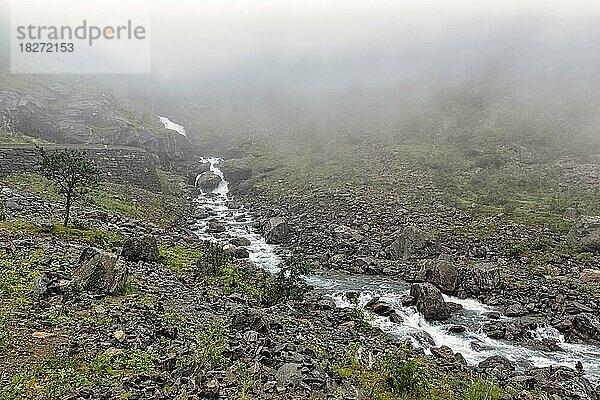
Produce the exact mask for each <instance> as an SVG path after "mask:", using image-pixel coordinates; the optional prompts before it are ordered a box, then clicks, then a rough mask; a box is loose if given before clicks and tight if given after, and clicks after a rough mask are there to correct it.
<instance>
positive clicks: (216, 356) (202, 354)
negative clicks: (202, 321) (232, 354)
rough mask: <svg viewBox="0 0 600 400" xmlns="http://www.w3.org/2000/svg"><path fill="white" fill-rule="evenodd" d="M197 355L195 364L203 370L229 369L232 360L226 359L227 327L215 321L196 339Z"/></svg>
mask: <svg viewBox="0 0 600 400" xmlns="http://www.w3.org/2000/svg"><path fill="white" fill-rule="evenodd" d="M196 344H197V349H196V354H195V357H194V360H193V361H194V362H196V363H197V364H198V366H200V367H201V368H203V369H216V368H227V367H228V366H229V364H230V362H231V360H230V359H229V358H227V357H225V355H224V353H225V347H226V345H227V337H226V331H225V326H224V325H223V323H222V322H220V321H213V322H211V323H210V324H208V326H206V327H205V328H204V329H203V330H202V331H200V333H199V334H198V335H197V337H196Z"/></svg>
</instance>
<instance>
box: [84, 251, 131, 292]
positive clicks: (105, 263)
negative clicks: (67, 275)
mask: <svg viewBox="0 0 600 400" xmlns="http://www.w3.org/2000/svg"><path fill="white" fill-rule="evenodd" d="M73 275H74V276H75V277H76V279H77V280H78V281H79V283H80V284H81V285H82V286H83V288H84V289H85V290H88V291H91V292H96V293H103V294H114V293H117V292H120V291H121V290H122V289H123V286H124V285H125V282H127V277H128V271H127V265H126V264H125V262H124V261H123V260H121V259H119V258H117V256H116V255H115V254H112V253H108V252H106V251H104V250H100V249H97V248H95V247H86V248H85V249H84V250H83V252H82V253H81V256H80V257H79V263H78V266H77V267H76V269H75V271H74V272H73Z"/></svg>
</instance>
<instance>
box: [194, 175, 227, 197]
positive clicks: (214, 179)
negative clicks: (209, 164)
mask: <svg viewBox="0 0 600 400" xmlns="http://www.w3.org/2000/svg"><path fill="white" fill-rule="evenodd" d="M219 183H221V177H220V176H219V175H217V174H215V173H214V172H212V171H208V172H204V173H202V174H201V175H200V176H199V177H198V179H196V187H198V188H200V189H201V190H202V191H203V192H212V191H213V190H215V189H216V188H217V186H219Z"/></svg>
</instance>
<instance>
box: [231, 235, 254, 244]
mask: <svg viewBox="0 0 600 400" xmlns="http://www.w3.org/2000/svg"><path fill="white" fill-rule="evenodd" d="M229 243H231V244H232V245H234V246H250V244H251V243H250V240H249V239H247V238H245V237H237V238H233V239H231V240H230V241H229Z"/></svg>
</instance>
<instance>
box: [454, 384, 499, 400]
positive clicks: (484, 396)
mask: <svg viewBox="0 0 600 400" xmlns="http://www.w3.org/2000/svg"><path fill="white" fill-rule="evenodd" d="M502 396H504V391H503V390H502V389H501V388H500V387H499V386H498V385H497V384H496V383H494V382H488V381H484V380H482V379H476V380H474V381H473V382H471V384H470V385H469V387H468V388H467V389H466V390H465V392H464V395H463V400H500V399H501V398H502Z"/></svg>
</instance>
